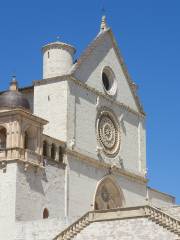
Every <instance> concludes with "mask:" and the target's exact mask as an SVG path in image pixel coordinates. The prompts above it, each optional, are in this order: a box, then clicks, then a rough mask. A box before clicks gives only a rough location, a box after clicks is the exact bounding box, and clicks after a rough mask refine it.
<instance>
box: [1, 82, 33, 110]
mask: <svg viewBox="0 0 180 240" xmlns="http://www.w3.org/2000/svg"><path fill="white" fill-rule="evenodd" d="M0 108H11V109H12V108H24V109H26V110H30V105H29V102H28V100H27V99H26V98H25V97H24V96H23V94H22V93H20V92H19V91H18V88H17V82H16V81H12V82H11V84H10V90H9V91H7V92H4V93H3V94H1V95H0Z"/></svg>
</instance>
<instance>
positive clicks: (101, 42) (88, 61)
mask: <svg viewBox="0 0 180 240" xmlns="http://www.w3.org/2000/svg"><path fill="white" fill-rule="evenodd" d="M110 51H111V52H110ZM108 54H109V56H108ZM108 63H109V64H111V65H116V69H118V70H116V72H117V74H116V75H118V77H117V81H118V82H119V81H121V82H122V81H124V80H125V81H124V82H123V84H122V85H123V88H121V87H122V86H119V89H118V94H117V98H116V100H117V101H119V102H121V103H124V104H125V105H127V106H129V107H131V108H132V109H134V110H135V111H138V112H139V113H142V114H144V111H143V108H142V106H141V104H140V101H139V98H138V96H137V95H136V85H135V84H134V83H133V82H132V80H131V78H130V76H129V74H128V71H127V68H126V66H125V64H124V61H123V58H122V56H121V54H120V52H119V49H118V46H117V43H116V40H115V38H114V36H113V33H112V31H111V29H110V28H108V29H107V30H105V31H103V32H101V33H99V34H98V35H97V37H96V38H95V39H94V40H93V41H92V42H91V43H90V45H89V46H88V47H87V49H86V50H85V52H84V53H83V54H82V55H81V56H80V58H79V59H78V61H77V63H76V64H75V65H74V66H73V69H72V71H71V74H72V75H73V76H74V77H75V78H77V79H78V80H80V81H82V82H85V83H86V84H87V85H89V86H90V87H93V88H95V89H97V90H99V91H103V88H102V87H101V86H100V85H102V82H101V80H100V81H98V79H101V70H102V69H101V68H102V66H103V64H105V65H107V64H108ZM119 67H120V68H119ZM111 68H112V69H113V66H112V67H111ZM123 79H124V80H123ZM125 82H126V83H125ZM98 83H99V86H98ZM120 85H121V84H120ZM120 88H121V89H120ZM121 90H122V91H121ZM123 94H125V95H124V97H122V95H123ZM118 95H119V96H118Z"/></svg>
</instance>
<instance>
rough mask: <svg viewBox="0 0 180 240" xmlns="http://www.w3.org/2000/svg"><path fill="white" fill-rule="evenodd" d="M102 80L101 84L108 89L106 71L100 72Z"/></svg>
mask: <svg viewBox="0 0 180 240" xmlns="http://www.w3.org/2000/svg"><path fill="white" fill-rule="evenodd" d="M102 81H103V85H104V87H105V89H106V91H109V89H110V82H109V79H108V77H107V75H106V73H104V72H103V74H102Z"/></svg>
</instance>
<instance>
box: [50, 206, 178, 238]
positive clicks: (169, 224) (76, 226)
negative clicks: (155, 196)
mask: <svg viewBox="0 0 180 240" xmlns="http://www.w3.org/2000/svg"><path fill="white" fill-rule="evenodd" d="M135 218H148V219H149V220H150V221H152V222H154V223H156V224H158V225H159V226H162V227H163V228H165V229H166V230H168V231H170V232H172V233H174V234H175V235H176V236H177V237H180V220H178V219H177V218H174V217H172V216H170V215H169V214H167V213H165V212H164V211H162V210H160V209H158V208H156V207H154V206H151V205H146V206H137V207H128V208H119V209H111V210H101V211H90V212H87V213H86V214H85V215H83V216H82V217H81V218H80V219H78V220H77V221H76V222H74V223H73V224H72V225H70V226H69V227H68V228H66V229H65V230H64V231H63V232H61V233H60V234H59V235H58V236H56V237H55V238H54V239H53V240H71V239H73V238H74V237H75V236H76V235H77V234H78V233H80V232H81V231H82V230H83V229H84V228H86V227H87V226H88V225H89V224H90V223H93V222H100V221H110V220H123V219H135ZM179 239H180V238H179Z"/></svg>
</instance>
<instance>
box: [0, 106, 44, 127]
mask: <svg viewBox="0 0 180 240" xmlns="http://www.w3.org/2000/svg"><path fill="white" fill-rule="evenodd" d="M16 114H20V115H23V116H26V117H27V118H29V119H31V120H34V121H37V122H39V123H41V124H42V125H46V124H47V123H48V121H47V120H45V119H43V118H41V117H39V116H36V115H34V114H33V113H31V112H29V111H26V110H24V109H22V108H14V109H8V110H5V111H2V112H0V116H6V115H16Z"/></svg>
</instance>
